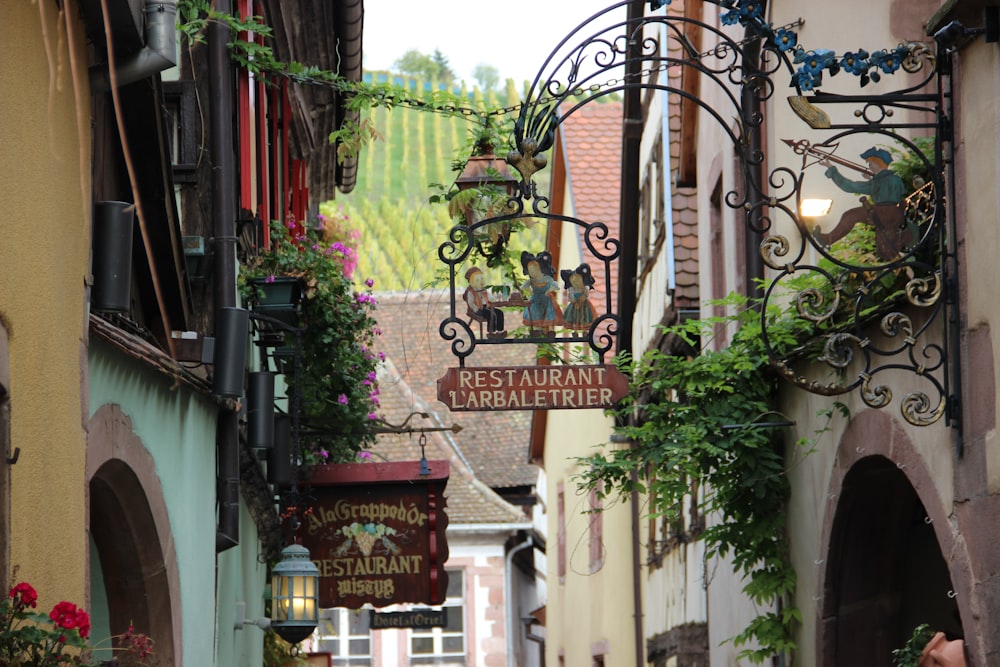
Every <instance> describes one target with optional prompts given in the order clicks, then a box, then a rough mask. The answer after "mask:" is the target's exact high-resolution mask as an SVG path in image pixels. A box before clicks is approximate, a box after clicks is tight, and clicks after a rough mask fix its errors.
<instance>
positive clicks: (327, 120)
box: [263, 0, 364, 201]
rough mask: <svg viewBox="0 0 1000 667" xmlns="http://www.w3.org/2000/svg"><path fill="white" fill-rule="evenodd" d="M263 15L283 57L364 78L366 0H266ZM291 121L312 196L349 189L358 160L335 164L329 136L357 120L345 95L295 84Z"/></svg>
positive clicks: (324, 197)
mask: <svg viewBox="0 0 1000 667" xmlns="http://www.w3.org/2000/svg"><path fill="white" fill-rule="evenodd" d="M263 4H264V15H265V19H266V21H267V23H268V25H270V26H271V27H272V29H273V31H274V49H275V53H276V55H277V56H278V58H279V59H280V60H282V61H286V62H287V61H296V62H300V63H303V64H305V65H315V66H317V67H319V68H321V69H324V70H327V71H335V72H337V74H338V75H339V76H340V77H341V78H343V79H346V80H348V81H360V80H361V71H362V70H361V45H362V41H361V36H362V29H363V22H364V3H363V2H362V0H341V1H340V2H334V3H331V2H322V1H317V0H264V3H263ZM289 95H290V98H291V99H290V103H291V109H292V115H293V123H292V126H291V128H290V133H289V136H290V143H291V146H290V148H291V151H290V152H291V155H292V157H293V158H296V159H300V160H305V161H306V162H307V163H308V164H309V181H308V187H309V196H310V199H311V200H312V201H325V200H328V199H333V198H334V197H335V191H336V190H338V189H339V190H340V191H341V192H345V193H346V192H350V191H351V190H353V189H354V186H355V184H356V182H357V159H356V158H351V159H348V160H345V161H344V163H343V164H338V163H337V146H336V145H334V144H331V143H330V141H329V137H330V134H331V133H332V132H334V131H336V130H337V129H338V128H339V127H340V126H341V125H342V124H343V123H344V121H345V120H348V119H350V120H353V121H355V122H356V121H357V119H358V114H357V113H356V112H351V111H349V110H347V108H346V106H345V104H346V99H344V98H343V97H342V96H341V95H339V94H338V93H337V91H336V90H334V88H333V87H330V86H321V85H296V86H292V87H291V89H290V91H289Z"/></svg>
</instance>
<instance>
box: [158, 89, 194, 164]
mask: <svg viewBox="0 0 1000 667" xmlns="http://www.w3.org/2000/svg"><path fill="white" fill-rule="evenodd" d="M163 104H164V106H165V107H166V112H167V113H166V118H167V120H166V133H167V143H168V145H169V146H170V159H171V162H172V167H173V171H174V182H175V183H193V182H194V181H195V179H196V174H195V167H196V162H197V153H198V128H199V120H198V115H197V111H196V109H195V87H194V82H193V81H164V82H163Z"/></svg>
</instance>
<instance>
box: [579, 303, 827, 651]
mask: <svg viewBox="0 0 1000 667" xmlns="http://www.w3.org/2000/svg"><path fill="white" fill-rule="evenodd" d="M717 305H723V306H725V307H726V308H727V309H728V312H732V313H734V314H732V315H729V316H723V317H711V318H706V319H700V320H692V321H688V322H685V323H682V324H679V325H677V326H674V327H668V328H665V330H664V334H665V335H666V336H672V337H675V338H676V340H677V341H678V342H680V343H681V344H682V345H684V346H686V348H687V350H688V351H689V354H687V355H677V354H665V353H662V352H659V351H651V352H649V353H647V354H645V355H644V356H643V357H642V358H641V359H638V360H635V359H627V358H626V359H621V358H620V359H619V360H618V361H619V365H620V366H621V367H622V370H623V372H625V373H626V374H627V375H629V376H630V377H631V378H632V380H631V382H632V385H631V387H630V391H629V395H628V397H626V398H625V399H624V400H623V401H622V402H621V404H620V405H619V407H618V408H617V409H616V417H617V418H618V423H619V424H620V426H619V427H618V428H617V429H616V430H617V431H618V434H619V435H621V436H624V437H625V439H626V440H627V441H629V442H630V443H632V446H631V447H626V448H617V449H609V450H605V451H602V452H600V453H597V454H594V455H592V456H590V457H587V458H584V459H581V460H580V461H579V463H581V464H582V466H583V468H584V470H585V471H586V472H584V473H583V475H582V477H583V482H584V483H585V485H586V486H588V487H589V488H596V489H601V488H602V486H603V488H604V489H607V490H606V493H609V494H611V493H615V491H616V490H617V492H619V493H620V494H622V495H623V496H627V495H628V494H630V493H631V492H632V491H633V490H634V491H637V492H639V493H641V494H645V495H646V496H647V497H648V498H649V502H650V506H651V508H652V511H653V512H654V513H656V514H661V515H664V516H666V517H667V519H668V520H671V521H674V520H678V519H679V518H680V517H679V513H680V509H681V508H682V507H683V506H684V504H685V503H684V499H685V497H687V496H688V495H689V494H690V493H691V481H692V480H695V481H697V482H699V483H700V484H701V486H702V488H703V489H704V497H703V501H702V502H703V504H702V507H701V510H700V511H701V512H702V513H703V514H709V515H711V516H712V517H713V521H710V524H711V525H709V526H707V527H706V528H705V530H704V531H703V532H702V533H701V538H702V539H704V540H705V545H706V549H707V552H708V555H709V556H719V557H726V558H728V559H729V560H730V562H731V563H732V564H733V566H734V567H735V569H736V571H737V572H738V573H740V574H741V575H742V576H743V577H744V581H745V585H744V588H743V592H744V593H745V594H746V595H747V596H748V597H749V598H750V599H751V600H752V601H753V602H754V603H755V604H756V605H759V606H761V607H765V608H767V609H769V611H764V612H762V613H761V614H759V615H758V616H757V617H756V618H754V619H753V620H752V622H751V623H750V624H749V625H748V626H747V627H746V628H745V629H744V630H743V631H742V632H741V633H740V634H738V635H737V636H736V637H733V638H732V641H733V642H734V643H735V644H736V645H737V646H741V647H743V649H742V651H741V653H740V657H741V658H745V659H747V660H750V661H751V662H753V663H756V664H759V663H762V662H764V661H765V660H766V659H768V658H769V657H771V656H774V655H779V654H783V653H790V652H792V651H793V650H794V649H795V643H794V640H793V631H794V628H795V625H796V623H797V622H798V621H800V620H801V616H800V613H799V611H798V609H796V608H795V607H793V606H790V605H789V604H788V603H789V601H790V599H791V597H792V595H793V593H794V591H795V571H794V569H793V567H792V565H791V563H790V560H789V553H788V544H787V541H786V536H785V530H786V518H785V510H786V504H787V502H788V498H789V493H790V486H789V481H788V477H787V475H786V472H785V471H786V467H785V460H786V455H791V454H793V453H803V452H807V451H808V449H809V447H810V446H811V444H812V443H813V440H812V439H802V440H799V441H798V442H796V443H794V444H792V445H790V446H791V447H793V448H795V449H797V450H801V451H799V452H789V451H786V449H787V447H788V446H789V445H786V442H785V437H784V436H785V435H786V433H785V430H784V429H782V428H776V427H773V424H772V426H769V424H768V423H769V422H772V423H773V422H776V421H783V419H784V418H783V417H781V416H780V415H779V414H778V413H776V412H775V409H774V408H775V394H776V392H777V388H778V386H777V385H778V381H779V378H778V377H777V375H776V373H775V372H774V371H773V369H772V367H771V365H770V362H769V357H768V353H767V350H766V349H765V347H764V344H763V341H762V336H761V313H760V311H759V310H757V309H755V308H754V307H750V306H751V305H757V304H751V303H750V302H749V301H748V300H747V299H746V298H744V297H740V296H737V295H731V296H730V297H728V298H727V299H725V300H722V301H720V302H717ZM767 317H768V335H769V336H770V339H771V344H772V345H774V346H776V347H777V348H778V349H779V350H782V351H791V350H794V349H797V346H799V345H800V341H802V340H803V339H804V338H807V337H808V336H810V335H812V333H813V332H812V331H811V330H809V327H810V326H811V325H810V324H809V323H807V322H805V321H804V320H802V319H800V318H796V317H789V316H787V313H784V312H782V311H781V310H780V309H779V308H777V307H773V309H772V310H771V311H770V312H768V313H767ZM734 328H735V332H734V333H733V335H732V338H731V341H730V344H729V345H728V346H726V347H723V348H721V349H717V350H708V349H706V350H704V351H702V352H701V353H700V354H699V353H697V349H698V348H699V347H701V346H704V347H706V348H707V347H708V345H707V343H708V342H709V341H710V340H711V339H712V337H713V336H714V335H716V333H717V332H719V331H722V330H728V331H732V330H733V329H734ZM839 407H840V409H841V410H842V411H843V410H844V408H843V406H839ZM823 414H824V415H825V416H826V417H827V419H829V418H830V417H831V416H832V410H829V411H824V413H823ZM826 423H828V421H827V422H824V426H823V427H822V429H821V430H819V431H817V434H816V435H817V436H818V435H819V434H821V433H822V432H823V431H825V430H826V425H825V424H826ZM602 483H603V484H602Z"/></svg>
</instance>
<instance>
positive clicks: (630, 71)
mask: <svg viewBox="0 0 1000 667" xmlns="http://www.w3.org/2000/svg"><path fill="white" fill-rule="evenodd" d="M644 4H645V3H643V2H640V0H633V1H632V2H630V3H629V5H628V15H627V19H626V20H627V22H628V26H629V28H628V29H629V31H632V30H638V31H639V32H638V33H637V34H635V35H632V34H629V42H628V46H627V47H626V48H627V52H626V59H627V60H626V66H625V80H626V81H631V82H634V83H636V84H637V83H638V82H639V79H640V77H641V76H642V75H641V72H642V39H641V38H642V34H641V31H642V27H641V26H642V18H643V5H644ZM633 26H636V27H635V28H633ZM623 122H624V127H623V128H622V180H621V204H620V206H621V220H620V224H621V244H622V246H621V247H622V254H621V264H620V267H621V269H620V274H619V282H618V312H619V313H620V314H621V315H620V317H621V323H622V326H621V331H620V332H619V334H618V351H619V352H631V350H632V328H633V320H634V317H635V305H636V294H635V292H636V284H635V281H636V271H637V269H638V263H639V182H640V181H639V149H640V142H641V140H642V90H641V89H640V88H639V87H638V86H633V87H632V88H628V89H626V91H625V102H624V121H623ZM633 476H635V473H633ZM633 481H636V480H635V479H633ZM631 529H632V606H633V610H632V615H633V619H634V623H633V634H634V636H633V639H634V641H635V664H636V667H643V666H644V665H645V659H644V655H645V651H644V645H645V632H644V630H643V623H642V570H641V562H640V559H639V549H640V547H639V544H640V540H639V494H638V492H637V491H633V492H632V494H631Z"/></svg>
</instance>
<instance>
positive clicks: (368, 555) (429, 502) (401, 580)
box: [300, 461, 449, 609]
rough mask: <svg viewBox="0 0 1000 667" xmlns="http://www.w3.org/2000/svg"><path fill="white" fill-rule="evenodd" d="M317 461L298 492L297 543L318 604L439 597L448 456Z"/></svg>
mask: <svg viewBox="0 0 1000 667" xmlns="http://www.w3.org/2000/svg"><path fill="white" fill-rule="evenodd" d="M428 465H429V467H430V469H431V473H430V474H429V475H423V476H421V475H420V463H419V462H418V461H405V462H398V463H349V464H343V465H331V466H319V467H317V468H316V469H315V470H314V472H313V473H312V475H310V477H309V479H308V480H307V482H306V485H305V486H306V487H307V488H304V489H303V491H304V493H306V494H307V495H308V497H309V502H310V506H311V511H310V512H309V513H308V514H307V515H306V517H305V522H304V523H303V525H302V528H301V533H300V536H301V542H302V545H303V546H304V547H306V548H307V549H309V553H310V554H312V560H313V562H314V563H315V564H316V567H317V568H319V574H320V577H319V604H320V606H321V607H346V608H348V609H360V608H361V606H362V605H364V604H366V603H367V604H371V605H372V606H374V607H386V606H388V605H392V604H397V603H401V602H416V603H424V604H429V605H438V604H441V603H442V602H444V598H445V593H446V591H447V590H448V577H447V575H446V574H445V571H444V563H445V561H446V560H448V544H447V542H446V540H445V529H446V528H447V526H448V517H447V516H446V515H445V513H444V506H445V499H444V489H445V485H446V484H447V482H448V474H449V465H448V461H430V462H428Z"/></svg>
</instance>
